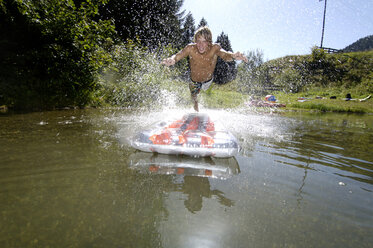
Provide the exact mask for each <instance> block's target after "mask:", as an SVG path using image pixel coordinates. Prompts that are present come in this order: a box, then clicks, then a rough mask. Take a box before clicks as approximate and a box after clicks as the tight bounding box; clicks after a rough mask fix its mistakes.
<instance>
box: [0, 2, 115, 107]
mask: <svg viewBox="0 0 373 248" xmlns="http://www.w3.org/2000/svg"><path fill="white" fill-rule="evenodd" d="M75 2H77V5H76V4H75ZM104 2H106V0H95V1H92V0H87V1H72V0H49V1H38V0H30V1H10V0H9V1H5V3H4V4H2V5H1V8H0V23H1V24H0V33H1V38H0V44H1V48H0V51H2V53H1V54H0V75H1V76H0V92H1V94H2V95H1V96H0V104H7V105H12V106H14V107H15V108H32V109H34V108H38V109H40V108H44V109H45V108H53V107H61V106H68V105H74V106H77V105H78V106H83V105H85V104H87V103H88V102H89V101H90V97H91V94H92V92H93V91H94V89H95V87H96V85H95V75H96V73H97V71H98V70H99V68H100V67H102V66H104V65H105V63H106V62H107V61H109V59H110V57H109V55H108V54H107V53H106V51H105V47H106V48H109V47H110V44H111V38H110V37H112V36H113V35H114V34H115V33H114V26H112V25H111V23H110V22H107V21H106V22H105V21H94V20H93V17H94V16H95V15H96V13H97V11H98V6H99V5H100V4H102V3H104Z"/></svg>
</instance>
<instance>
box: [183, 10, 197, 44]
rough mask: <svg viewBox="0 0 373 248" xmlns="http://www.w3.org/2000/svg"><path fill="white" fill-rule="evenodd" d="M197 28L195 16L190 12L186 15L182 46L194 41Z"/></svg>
mask: <svg viewBox="0 0 373 248" xmlns="http://www.w3.org/2000/svg"><path fill="white" fill-rule="evenodd" d="M195 30H196V28H195V26H194V18H193V16H192V14H191V13H190V12H189V13H188V14H187V16H186V17H185V22H184V26H183V30H182V43H181V47H184V46H186V45H187V44H189V43H191V42H192V41H193V36H194V32H195Z"/></svg>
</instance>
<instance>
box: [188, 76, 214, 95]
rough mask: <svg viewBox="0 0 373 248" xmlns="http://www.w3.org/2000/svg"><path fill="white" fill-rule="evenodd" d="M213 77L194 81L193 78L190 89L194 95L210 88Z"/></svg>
mask: <svg viewBox="0 0 373 248" xmlns="http://www.w3.org/2000/svg"><path fill="white" fill-rule="evenodd" d="M212 81H213V79H212V78H211V79H210V80H207V81H205V82H201V83H200V82H194V81H193V80H191V82H190V83H189V90H190V93H191V94H192V96H193V97H195V96H197V95H198V94H199V92H200V91H201V89H202V90H208V88H210V86H211V84H212Z"/></svg>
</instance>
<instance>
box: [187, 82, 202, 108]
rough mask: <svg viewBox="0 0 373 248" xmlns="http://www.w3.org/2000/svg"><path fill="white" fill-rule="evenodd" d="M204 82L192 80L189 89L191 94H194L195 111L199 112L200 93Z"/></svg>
mask: <svg viewBox="0 0 373 248" xmlns="http://www.w3.org/2000/svg"><path fill="white" fill-rule="evenodd" d="M201 87H202V84H201V83H195V82H190V83H189V90H190V94H191V95H192V100H193V104H194V106H193V108H194V110H195V111H197V112H199V108H198V99H197V97H198V93H199V92H200V91H201Z"/></svg>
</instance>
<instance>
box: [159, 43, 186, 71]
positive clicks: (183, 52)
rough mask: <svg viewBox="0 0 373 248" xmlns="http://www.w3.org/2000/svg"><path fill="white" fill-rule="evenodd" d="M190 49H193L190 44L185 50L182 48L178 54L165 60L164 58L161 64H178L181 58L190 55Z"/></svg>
mask: <svg viewBox="0 0 373 248" xmlns="http://www.w3.org/2000/svg"><path fill="white" fill-rule="evenodd" d="M190 49H191V46H190V45H188V46H186V47H185V48H184V49H183V50H181V51H180V52H178V53H177V54H174V55H172V56H171V57H169V58H165V59H164V60H162V62H161V64H163V65H166V66H171V65H174V64H176V62H178V61H179V60H180V59H182V58H185V57H186V56H188V55H189V52H190Z"/></svg>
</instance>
